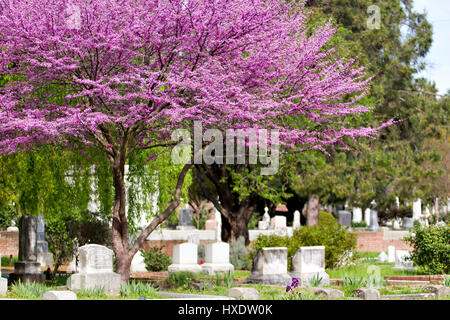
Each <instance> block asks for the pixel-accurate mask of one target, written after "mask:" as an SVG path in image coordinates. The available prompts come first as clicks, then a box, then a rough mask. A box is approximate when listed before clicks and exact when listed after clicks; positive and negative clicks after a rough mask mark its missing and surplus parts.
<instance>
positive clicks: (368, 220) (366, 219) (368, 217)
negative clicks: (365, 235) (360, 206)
mask: <svg viewBox="0 0 450 320" xmlns="http://www.w3.org/2000/svg"><path fill="white" fill-rule="evenodd" d="M364 221H365V222H366V224H367V225H368V226H369V225H370V208H367V209H366V210H364Z"/></svg>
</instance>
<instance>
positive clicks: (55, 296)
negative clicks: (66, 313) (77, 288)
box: [42, 290, 77, 300]
mask: <svg viewBox="0 0 450 320" xmlns="http://www.w3.org/2000/svg"><path fill="white" fill-rule="evenodd" d="M42 299H43V300H77V295H76V294H75V292H73V291H69V290H64V291H62V290H61V291H47V292H46V293H44V295H43V296H42Z"/></svg>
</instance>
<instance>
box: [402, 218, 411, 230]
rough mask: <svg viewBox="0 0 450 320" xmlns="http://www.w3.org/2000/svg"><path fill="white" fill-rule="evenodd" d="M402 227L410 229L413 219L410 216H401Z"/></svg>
mask: <svg viewBox="0 0 450 320" xmlns="http://www.w3.org/2000/svg"><path fill="white" fill-rule="evenodd" d="M402 228H403V229H412V228H414V219H412V218H403V225H402Z"/></svg>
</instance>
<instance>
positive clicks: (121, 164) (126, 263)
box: [111, 154, 131, 281]
mask: <svg viewBox="0 0 450 320" xmlns="http://www.w3.org/2000/svg"><path fill="white" fill-rule="evenodd" d="M111 169H112V172H113V181H114V207H113V222H112V245H113V251H114V254H115V255H116V272H117V273H119V274H120V275H121V277H122V281H128V279H129V278H130V267H131V258H130V254H129V246H130V244H129V234H128V221H127V216H126V211H125V205H126V189H125V158H124V157H123V156H121V154H119V155H118V156H117V157H116V158H115V159H113V160H112V161H111Z"/></svg>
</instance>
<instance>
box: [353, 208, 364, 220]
mask: <svg viewBox="0 0 450 320" xmlns="http://www.w3.org/2000/svg"><path fill="white" fill-rule="evenodd" d="M361 221H362V209H361V208H353V219H352V222H355V223H359V222H361Z"/></svg>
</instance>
